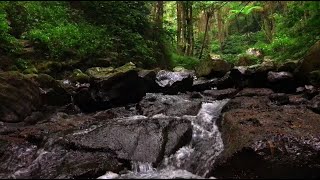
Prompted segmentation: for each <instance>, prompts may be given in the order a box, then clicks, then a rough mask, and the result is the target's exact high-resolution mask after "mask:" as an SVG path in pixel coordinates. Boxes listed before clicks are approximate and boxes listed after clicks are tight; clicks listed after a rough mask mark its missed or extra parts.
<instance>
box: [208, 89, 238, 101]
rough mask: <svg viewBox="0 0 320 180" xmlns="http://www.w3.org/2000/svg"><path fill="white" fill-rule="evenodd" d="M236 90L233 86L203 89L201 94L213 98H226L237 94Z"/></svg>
mask: <svg viewBox="0 0 320 180" xmlns="http://www.w3.org/2000/svg"><path fill="white" fill-rule="evenodd" d="M237 92H238V91H237V90H236V89H233V88H228V89H222V90H205V91H203V94H204V95H205V96H209V97H211V98H213V99H214V100H221V99H227V98H232V97H233V96H235V95H236V94H237Z"/></svg>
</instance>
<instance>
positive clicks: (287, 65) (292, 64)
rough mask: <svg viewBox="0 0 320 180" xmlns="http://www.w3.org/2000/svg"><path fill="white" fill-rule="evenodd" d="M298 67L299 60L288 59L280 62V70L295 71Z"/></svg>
mask: <svg viewBox="0 0 320 180" xmlns="http://www.w3.org/2000/svg"><path fill="white" fill-rule="evenodd" d="M297 68H298V61H292V60H288V61H286V62H284V63H281V64H278V71H287V72H290V73H294V72H295V71H296V69H297Z"/></svg>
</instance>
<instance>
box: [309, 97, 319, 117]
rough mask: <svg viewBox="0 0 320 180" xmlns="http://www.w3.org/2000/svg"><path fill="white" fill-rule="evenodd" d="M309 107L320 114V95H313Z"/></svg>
mask: <svg viewBox="0 0 320 180" xmlns="http://www.w3.org/2000/svg"><path fill="white" fill-rule="evenodd" d="M308 108H309V109H311V110H313V111H314V112H316V113H319V114H320V95H317V96H315V97H313V98H312V99H311V101H310V103H309V104H308Z"/></svg>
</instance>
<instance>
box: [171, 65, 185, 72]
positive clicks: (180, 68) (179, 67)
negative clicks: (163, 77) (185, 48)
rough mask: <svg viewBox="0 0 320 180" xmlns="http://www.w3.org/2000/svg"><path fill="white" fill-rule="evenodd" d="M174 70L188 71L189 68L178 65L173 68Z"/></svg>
mask: <svg viewBox="0 0 320 180" xmlns="http://www.w3.org/2000/svg"><path fill="white" fill-rule="evenodd" d="M173 71H174V72H185V71H187V69H186V68H184V67H182V66H177V67H175V68H173Z"/></svg>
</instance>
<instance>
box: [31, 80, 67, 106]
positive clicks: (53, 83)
mask: <svg viewBox="0 0 320 180" xmlns="http://www.w3.org/2000/svg"><path fill="white" fill-rule="evenodd" d="M30 79H32V80H33V81H35V82H36V83H37V85H38V86H39V88H40V92H41V99H42V103H43V104H46V105H51V106H62V105H66V104H69V103H71V94H70V93H69V92H68V91H67V90H66V89H65V88H64V87H63V85H62V84H61V83H60V82H59V81H57V80H55V79H53V77H51V76H49V75H47V74H39V75H34V76H30Z"/></svg>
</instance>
